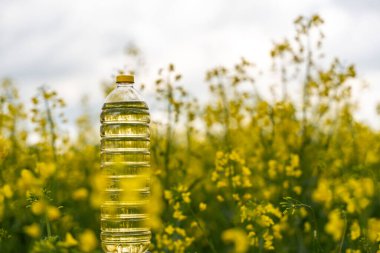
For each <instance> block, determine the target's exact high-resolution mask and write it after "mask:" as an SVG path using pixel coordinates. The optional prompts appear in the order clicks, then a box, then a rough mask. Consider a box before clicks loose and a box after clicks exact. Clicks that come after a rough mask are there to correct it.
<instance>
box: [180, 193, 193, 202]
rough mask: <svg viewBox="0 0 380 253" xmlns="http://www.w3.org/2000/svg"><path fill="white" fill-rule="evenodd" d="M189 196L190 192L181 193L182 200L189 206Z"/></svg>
mask: <svg viewBox="0 0 380 253" xmlns="http://www.w3.org/2000/svg"><path fill="white" fill-rule="evenodd" d="M190 194H191V193H190V192H183V193H182V199H183V201H184V202H185V203H187V204H189V203H190V202H191V199H190Z"/></svg>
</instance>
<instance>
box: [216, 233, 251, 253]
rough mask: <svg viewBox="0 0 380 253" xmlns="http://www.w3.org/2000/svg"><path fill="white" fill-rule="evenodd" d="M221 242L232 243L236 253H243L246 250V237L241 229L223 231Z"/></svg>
mask: <svg viewBox="0 0 380 253" xmlns="http://www.w3.org/2000/svg"><path fill="white" fill-rule="evenodd" d="M222 240H223V241H224V242H232V243H234V246H235V250H234V252H236V253H244V252H247V250H248V246H249V245H248V237H247V234H246V233H245V232H244V230H242V229H241V228H231V229H227V230H225V231H223V233H222Z"/></svg>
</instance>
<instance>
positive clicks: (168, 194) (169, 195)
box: [164, 190, 173, 200]
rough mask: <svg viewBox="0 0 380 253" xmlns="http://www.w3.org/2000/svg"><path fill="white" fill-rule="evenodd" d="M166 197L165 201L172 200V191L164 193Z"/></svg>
mask: <svg viewBox="0 0 380 253" xmlns="http://www.w3.org/2000/svg"><path fill="white" fill-rule="evenodd" d="M164 197H165V199H167V200H171V199H172V198H173V194H172V192H171V191H169V190H165V192H164Z"/></svg>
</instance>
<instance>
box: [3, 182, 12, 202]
mask: <svg viewBox="0 0 380 253" xmlns="http://www.w3.org/2000/svg"><path fill="white" fill-rule="evenodd" d="M3 194H4V196H5V197H6V198H8V199H10V198H12V196H13V191H12V188H11V186H10V185H9V184H6V185H4V186H3Z"/></svg>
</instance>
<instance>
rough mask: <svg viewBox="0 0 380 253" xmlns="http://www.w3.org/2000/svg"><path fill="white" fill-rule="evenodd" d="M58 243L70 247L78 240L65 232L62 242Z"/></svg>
mask: <svg viewBox="0 0 380 253" xmlns="http://www.w3.org/2000/svg"><path fill="white" fill-rule="evenodd" d="M58 244H59V245H62V246H63V247H65V248H70V247H74V246H76V245H78V241H77V240H75V238H74V237H73V236H72V235H71V234H70V233H66V237H65V240H64V241H63V242H60V243H58Z"/></svg>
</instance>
